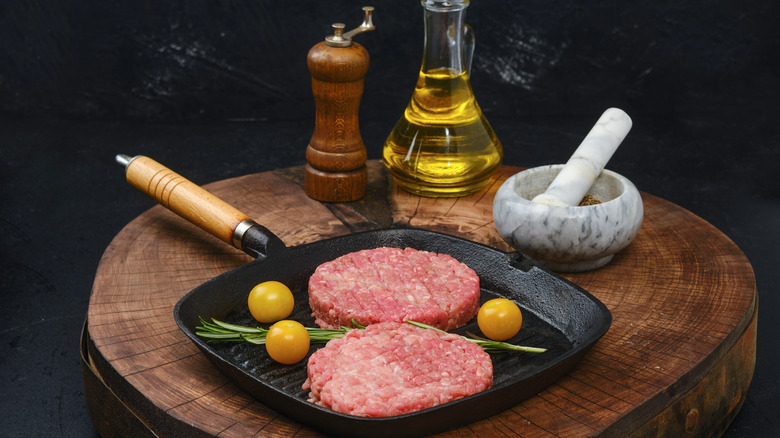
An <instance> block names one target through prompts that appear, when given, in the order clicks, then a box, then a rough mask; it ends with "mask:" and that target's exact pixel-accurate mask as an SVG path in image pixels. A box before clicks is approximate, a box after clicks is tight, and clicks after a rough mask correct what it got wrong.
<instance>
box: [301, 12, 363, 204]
mask: <svg viewBox="0 0 780 438" xmlns="http://www.w3.org/2000/svg"><path fill="white" fill-rule="evenodd" d="M373 10H374V8H373V7H370V6H365V7H363V11H364V12H365V18H364V20H363V24H361V25H360V26H359V27H357V28H355V29H353V30H351V31H349V32H347V33H344V24H342V23H336V24H333V35H330V36H328V37H326V38H325V41H322V42H320V43H318V44H317V45H315V46H314V47H312V48H311V50H310V51H309V55H308V57H307V65H308V66H309V72H310V73H311V87H312V91H313V93H314V103H315V109H316V116H315V123H314V134H313V135H312V137H311V141H310V142H309V146H308V147H307V148H306V162H307V164H306V170H305V174H304V187H305V189H306V194H307V195H308V196H309V197H311V198H313V199H316V200H318V201H325V202H348V201H355V200H358V199H360V198H362V197H363V196H364V195H365V194H366V184H367V181H368V175H367V172H366V147H365V145H364V144H363V138H362V137H361V135H360V126H359V125H358V109H359V107H360V98H361V97H362V95H363V77H364V76H365V75H366V71H368V59H369V58H368V52H367V51H366V49H365V48H364V47H363V46H361V45H360V44H358V43H355V42H353V41H352V37H353V36H355V35H357V34H359V33H363V32H367V31H370V30H373V29H374V24H373V21H372V17H371V15H372V12H373Z"/></svg>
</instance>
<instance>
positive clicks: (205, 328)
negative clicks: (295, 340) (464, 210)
mask: <svg viewBox="0 0 780 438" xmlns="http://www.w3.org/2000/svg"><path fill="white" fill-rule="evenodd" d="M211 321H212V322H207V321H205V320H204V319H203V318H200V323H201V325H200V326H198V327H195V334H196V335H198V336H200V337H202V338H207V339H209V340H210V341H209V342H218V341H232V342H250V343H252V344H257V345H263V344H265V336H266V334H267V333H268V330H267V329H264V328H262V327H246V326H242V325H236V324H229V323H226V322H222V321H218V320H216V319H213V318H212V320H211ZM406 322H408V323H409V324H412V325H415V326H417V327H422V328H426V329H433V330H439V331H443V330H441V329H439V328H436V327H433V326H430V325H428V324H423V323H421V322H416V321H406ZM352 324H353V325H355V327H356V328H351V327H342V328H340V329H323V328H311V327H306V331H307V332H309V341H310V342H311V343H312V344H324V343H327V342H328V341H330V340H332V339H339V338H342V337H344V335H345V334H346V333H347V332H348V331H350V330H363V329H365V327H363V326H360V325H358V324H356V323H355V321H352ZM463 339H466V340H467V341H469V342H473V343H475V344H477V345H479V346H480V347H482V349H483V350H485V351H486V352H488V353H502V352H507V351H522V352H526V353H544V352H545V351H547V349H546V348H538V347H525V346H522V345H514V344H509V343H507V342H499V341H491V340H489V339H482V338H476V337H473V338H470V337H465V336H464V337H463Z"/></svg>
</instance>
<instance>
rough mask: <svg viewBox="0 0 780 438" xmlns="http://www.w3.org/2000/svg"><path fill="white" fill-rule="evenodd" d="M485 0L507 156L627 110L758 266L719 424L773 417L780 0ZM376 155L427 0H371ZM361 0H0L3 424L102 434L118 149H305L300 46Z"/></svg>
mask: <svg viewBox="0 0 780 438" xmlns="http://www.w3.org/2000/svg"><path fill="white" fill-rule="evenodd" d="M580 3H581V2H574V1H571V0H568V1H567V0H526V1H504V2H499V1H494V0H475V2H474V3H473V4H472V5H471V7H470V8H469V10H468V15H467V18H468V22H469V24H471V25H472V26H473V28H474V30H475V32H476V36H477V49H476V53H475V58H474V64H473V71H472V86H473V89H474V92H475V95H476V97H477V100H478V101H479V103H480V105H481V107H482V109H483V111H484V113H485V114H486V116H487V118H488V120H489V121H490V122H491V124H492V125H493V128H494V130H495V131H496V133H497V135H498V136H499V138H500V139H501V140H502V142H503V144H504V148H505V160H504V163H505V164H509V165H516V166H527V167H531V166H537V165H542V164H550V163H561V162H564V161H565V160H566V159H567V158H568V156H569V155H570V154H571V152H573V150H574V149H575V148H576V146H577V145H578V144H579V141H580V140H581V139H582V138H583V137H584V135H585V134H586V133H587V131H588V130H589V129H590V127H591V126H592V124H593V123H594V122H595V120H596V119H597V118H598V116H599V115H600V114H601V112H602V111H603V110H605V109H606V108H607V107H610V106H617V107H620V108H623V109H624V110H626V111H627V112H628V113H629V114H630V115H631V116H632V118H633V120H634V128H633V129H632V131H631V133H630V134H629V136H628V138H627V139H626V141H625V142H624V143H623V145H622V146H621V148H620V149H619V150H618V152H617V153H616V155H615V156H614V157H613V159H612V161H610V164H609V165H608V167H609V168H610V169H612V170H615V171H617V172H618V173H621V174H623V175H625V176H627V177H628V178H629V179H631V180H632V181H633V182H634V183H635V184H636V185H637V186H638V187H639V189H640V190H643V191H645V192H648V193H652V194H654V195H657V196H660V197H662V198H664V199H667V200H669V201H671V202H674V203H676V204H678V205H680V206H682V207H684V208H686V209H688V210H691V211H692V212H693V213H695V214H697V215H699V216H701V217H702V218H704V219H705V220H707V221H709V222H710V223H712V224H713V225H715V226H716V227H718V228H719V229H720V230H721V231H723V232H724V233H725V234H726V235H727V236H729V237H730V238H731V239H732V240H734V242H735V243H736V244H737V245H738V246H739V247H740V248H741V249H742V250H743V251H744V252H745V254H746V255H747V257H748V258H749V259H750V261H751V263H752V264H753V266H754V270H755V273H756V279H757V284H758V291H759V297H760V299H759V301H760V312H759V329H758V357H757V365H756V371H755V375H754V380H753V383H752V385H751V387H750V390H749V392H748V394H747V400H746V401H745V405H744V407H743V408H742V411H741V413H740V414H739V415H738V417H737V418H736V420H735V421H734V423H733V424H732V426H731V428H730V429H729V430H728V431H727V433H726V436H728V437H754V436H772V435H775V436H776V435H777V434H778V433H780V420H778V418H777V412H780V395H779V394H778V392H779V391H780V372H779V371H778V366H777V363H778V360H779V359H780V358H779V357H778V356H779V354H778V353H779V351H778V350H779V348H778V346H777V342H776V339H777V337H778V336H779V335H780V322H779V321H778V320H779V318H777V317H775V316H774V312H776V311H778V309H780V299H778V297H777V295H776V294H777V292H778V290H777V289H778V288H777V282H778V281H779V280H780V276H779V275H778V265H780V256H779V255H778V253H780V251H778V246H777V244H778V242H780V239H779V237H780V231H778V225H780V220H778V217H780V193H779V190H778V186H779V184H778V182H777V179H776V177H777V174H778V169H780V165H778V163H780V152H779V149H780V109H779V108H778V99H779V98H780V87H779V86H778V85H777V81H778V79H780V67H779V66H778V60H777V57H778V54H780V33H778V32H777V30H776V23H777V21H778V19H780V3H778V2H771V1H755V0H750V1H689V2H648V1H635V2H623V1H617V0H611V1H605V0H600V1H593V2H587V3H588V4H587V5H585V4H580ZM366 4H371V5H373V6H375V7H376V13H375V22H376V25H377V30H376V31H374V32H370V33H367V34H363V35H360V36H358V37H357V38H356V40H357V41H358V42H360V43H361V44H363V45H364V46H365V47H366V48H367V49H368V51H369V53H370V55H371V66H370V68H369V71H368V74H367V75H366V86H365V93H364V97H363V101H362V104H361V114H360V118H361V131H362V134H363V138H364V140H365V143H366V146H367V149H368V153H369V158H379V157H380V151H381V146H382V143H383V141H384V139H385V137H386V136H387V134H388V133H389V132H390V130H391V129H392V127H393V125H394V124H395V122H396V120H397V119H398V117H399V116H400V114H401V113H402V111H403V109H404V107H405V105H406V103H407V102H408V100H409V97H410V95H411V90H412V88H413V87H414V83H415V81H416V78H417V73H418V69H419V67H420V61H421V55H422V47H423V28H422V9H421V7H420V5H419V3H418V2H417V1H410V0H404V1H401V0H394V1H391V0H376V1H374V2H371V3H366ZM362 5H363V3H361V2H356V1H347V0H338V1H332V0H329V1H314V0H312V1H288V2H284V1H274V2H272V1H266V0H254V1H239V0H235V1H189V2H188V1H182V0H170V1H164V2H160V1H149V0H146V1H134V2H129V1H116V2H107V1H89V0H81V1H41V0H38V1H36V0H31V1H21V0H11V1H4V2H2V3H0V242H2V246H0V248H2V254H0V267H1V268H2V277H1V278H0V287H1V288H0V290H1V291H2V292H1V293H2V298H3V300H2V305H1V306H0V367H1V368H0V369H1V370H2V372H0V387H1V388H2V397H0V431H2V432H0V435H3V436H14V437H15V436H67V437H82V436H93V435H95V434H96V433H95V430H94V428H93V427H92V425H91V422H90V420H89V418H88V416H87V414H86V411H85V408H84V392H83V387H82V381H81V374H80V366H79V349H78V344H79V332H80V330H81V327H82V324H83V323H84V317H85V314H86V309H87V306H88V302H89V295H90V288H91V284H92V279H93V276H94V273H95V270H96V268H97V265H98V262H99V260H100V257H101V254H102V252H103V251H104V250H105V248H106V246H107V245H108V244H109V242H110V241H111V239H112V238H113V236H114V235H115V234H116V233H117V232H118V231H119V230H120V229H121V228H122V227H123V226H124V225H126V224H127V223H128V222H129V221H131V220H132V219H133V218H135V217H136V216H137V215H139V214H140V213H142V212H143V211H145V210H146V209H148V208H149V207H151V206H152V203H151V201H149V200H148V199H146V198H145V197H143V196H142V195H140V194H138V193H136V192H135V191H133V190H132V189H130V188H129V186H127V184H126V182H125V181H124V178H123V172H122V169H121V168H120V167H119V166H118V165H117V164H115V163H114V161H113V160H114V155H115V154H117V153H126V154H130V155H135V154H145V155H149V156H151V157H153V158H155V159H157V160H158V161H161V162H162V163H164V164H167V165H168V166H170V167H172V168H173V169H174V170H176V171H178V172H180V173H182V174H184V175H185V176H187V177H188V178H190V179H192V180H193V181H195V182H197V183H200V184H205V183H208V182H211V181H216V180H221V179H225V178H229V177H233V176H239V175H244V174H247V173H254V172H261V171H267V170H272V169H275V168H280V167H288V166H292V165H299V164H303V163H304V161H305V158H304V151H305V148H306V145H307V144H308V140H309V138H310V136H311V133H312V129H313V123H314V119H313V118H314V105H313V101H312V97H311V86H310V82H309V81H310V77H309V73H308V71H307V69H306V54H307V52H308V50H309V48H310V47H311V46H312V45H314V44H316V43H317V42H318V41H320V40H322V39H323V37H324V36H325V35H327V34H328V33H330V24H331V23H334V22H345V23H346V24H347V28H348V29H351V28H353V27H356V26H357V25H359V24H360V21H361V15H362V12H361V11H360V7H361V6H362Z"/></svg>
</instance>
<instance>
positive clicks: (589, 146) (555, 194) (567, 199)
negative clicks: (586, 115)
mask: <svg viewBox="0 0 780 438" xmlns="http://www.w3.org/2000/svg"><path fill="white" fill-rule="evenodd" d="M631 125H632V122H631V118H630V117H629V116H628V114H626V113H625V112H624V111H623V110H621V109H618V108H609V109H607V110H606V111H604V113H603V114H602V115H601V117H599V119H598V121H597V122H596V124H595V125H594V126H593V128H592V129H591V130H590V132H588V135H586V136H585V138H584V139H583V140H582V143H580V145H579V147H578V148H577V150H575V151H574V154H572V156H571V158H569V161H567V162H566V165H565V166H564V167H563V169H561V172H560V173H559V174H558V175H557V176H556V177H555V179H554V180H553V182H552V183H550V186H549V187H548V188H547V190H546V191H545V192H544V193H542V194H540V195H538V196H536V197H535V198H534V199H533V202H536V203H538V204H545V205H551V206H558V207H572V206H576V205H579V203H580V202H581V201H582V198H583V197H584V196H585V194H586V193H587V192H588V190H589V189H590V187H591V186H592V185H593V182H594V181H596V178H598V176H599V174H601V171H602V170H604V166H606V164H607V161H609V159H610V158H612V154H614V153H615V150H617V148H618V146H620V143H621V142H622V141H623V139H624V138H626V135H627V134H628V131H630V130H631Z"/></svg>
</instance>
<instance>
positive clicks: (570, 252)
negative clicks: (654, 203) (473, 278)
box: [493, 164, 644, 272]
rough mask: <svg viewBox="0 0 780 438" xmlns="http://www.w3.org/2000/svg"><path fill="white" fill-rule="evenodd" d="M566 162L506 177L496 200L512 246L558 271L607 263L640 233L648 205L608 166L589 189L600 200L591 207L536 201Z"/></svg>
mask: <svg viewBox="0 0 780 438" xmlns="http://www.w3.org/2000/svg"><path fill="white" fill-rule="evenodd" d="M563 166H564V165H563V164H555V165H549V166H541V167H534V168H532V169H528V170H525V171H522V172H519V173H517V174H515V175H512V176H511V177H509V179H507V180H506V181H505V182H504V183H503V184H502V185H501V187H500V188H499V189H498V192H497V193H496V196H495V199H494V201H493V219H494V222H495V224H496V228H497V229H498V233H499V234H500V235H501V237H502V238H503V239H504V240H506V241H507V242H508V243H509V244H510V245H512V247H514V248H515V249H516V250H518V251H520V252H521V253H523V254H525V255H527V256H529V257H531V258H532V259H535V260H538V261H543V262H544V263H545V265H546V267H547V268H548V269H550V270H553V271H556V272H582V271H588V270H592V269H597V268H600V267H602V266H604V265H606V264H607V263H609V262H610V261H611V260H612V258H613V256H614V255H615V253H617V252H618V251H620V250H621V249H623V248H625V247H626V246H628V244H629V243H631V241H632V240H633V239H634V237H636V235H637V233H638V232H639V227H640V225H641V224H642V217H643V215H644V208H643V205H642V198H641V196H640V194H639V191H638V190H637V188H636V187H635V186H634V184H633V183H631V181H629V180H628V179H627V178H625V177H623V176H621V175H619V174H617V173H615V172H612V171H610V170H607V169H604V170H603V171H602V172H601V174H600V175H599V177H598V178H597V179H596V181H595V182H594V183H593V186H591V188H590V190H588V193H589V194H590V195H591V196H593V197H595V198H597V199H599V200H600V201H602V202H601V203H600V204H596V205H587V206H575V207H569V206H550V205H544V204H539V203H536V202H532V201H531V200H532V199H534V197H536V196H537V195H539V194H540V193H544V192H545V190H546V189H547V188H548V186H549V185H550V183H551V182H552V181H553V179H555V176H556V175H558V173H559V172H560V171H561V169H562V168H563Z"/></svg>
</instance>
